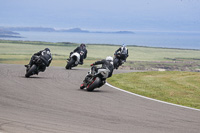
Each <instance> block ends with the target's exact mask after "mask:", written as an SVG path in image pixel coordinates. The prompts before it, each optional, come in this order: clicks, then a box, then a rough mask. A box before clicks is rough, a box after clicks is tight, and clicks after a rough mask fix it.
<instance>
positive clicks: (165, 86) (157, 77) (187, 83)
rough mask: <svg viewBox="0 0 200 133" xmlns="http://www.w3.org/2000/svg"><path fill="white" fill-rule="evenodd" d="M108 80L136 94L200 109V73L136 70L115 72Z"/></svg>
mask: <svg viewBox="0 0 200 133" xmlns="http://www.w3.org/2000/svg"><path fill="white" fill-rule="evenodd" d="M108 82H109V83H110V84H111V85H113V86H116V87H118V88H121V89H124V90H127V91H130V92H133V93H136V94H140V95H143V96H147V97H150V98H154V99H158V100H162V101H166V102H170V103H174V104H179V105H183V106H188V107H192V108H197V109H200V84H199V83H200V73H196V72H178V71H171V72H169V71H167V72H157V71H152V72H134V73H125V74H115V75H113V76H112V77H111V78H109V79H108Z"/></svg>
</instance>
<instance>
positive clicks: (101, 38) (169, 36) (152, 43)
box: [0, 31, 200, 50]
mask: <svg viewBox="0 0 200 133" xmlns="http://www.w3.org/2000/svg"><path fill="white" fill-rule="evenodd" d="M17 32H18V33H20V36H21V37H22V38H0V39H5V40H23V41H45V42H71V43H86V44H111V45H122V44H125V45H127V46H128V45H137V46H147V47H162V48H179V49H197V50H200V32H135V33H134V34H122V33H78V32H32V31H31V32H30V31H23V32H22V31H20V32H19V31H17Z"/></svg>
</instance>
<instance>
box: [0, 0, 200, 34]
mask: <svg viewBox="0 0 200 133" xmlns="http://www.w3.org/2000/svg"><path fill="white" fill-rule="evenodd" d="M0 26H26V27H27V26H32V27H52V28H66V29H68V28H75V27H79V28H82V29H89V30H133V31H134V30H163V31H166V30H169V31H200V0H0Z"/></svg>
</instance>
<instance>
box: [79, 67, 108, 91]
mask: <svg viewBox="0 0 200 133" xmlns="http://www.w3.org/2000/svg"><path fill="white" fill-rule="evenodd" d="M108 73H109V70H108V69H97V67H96V66H92V67H91V69H90V71H89V72H88V74H87V76H86V77H85V79H84V81H83V83H82V84H81V86H80V89H84V88H86V90H87V91H93V90H94V89H96V88H100V87H101V86H103V85H104V84H105V82H106V81H105V80H106V78H107V77H108Z"/></svg>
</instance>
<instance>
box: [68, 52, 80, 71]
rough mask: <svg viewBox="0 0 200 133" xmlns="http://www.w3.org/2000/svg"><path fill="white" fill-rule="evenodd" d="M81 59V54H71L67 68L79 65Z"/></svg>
mask: <svg viewBox="0 0 200 133" xmlns="http://www.w3.org/2000/svg"><path fill="white" fill-rule="evenodd" d="M79 61H80V54H79V53H77V52H75V53H73V54H71V56H70V58H69V59H68V60H67V65H66V67H65V68H66V69H72V67H76V66H78V63H79Z"/></svg>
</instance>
